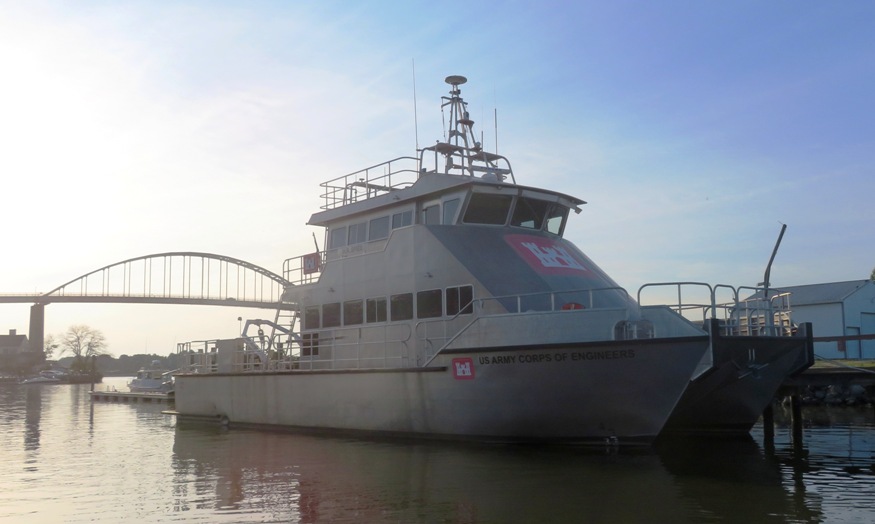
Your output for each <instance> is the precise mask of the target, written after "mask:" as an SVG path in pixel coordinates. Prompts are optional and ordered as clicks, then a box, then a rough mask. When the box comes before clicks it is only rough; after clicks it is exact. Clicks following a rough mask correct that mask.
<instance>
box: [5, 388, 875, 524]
mask: <svg viewBox="0 0 875 524" xmlns="http://www.w3.org/2000/svg"><path fill="white" fill-rule="evenodd" d="M125 382H126V379H118V378H110V379H107V380H106V382H105V383H104V384H103V386H102V387H106V386H107V385H110V386H112V385H115V386H116V387H118V388H119V389H123V387H124V384H125ZM98 387H101V386H98ZM88 389H89V386H87V385H83V386H76V385H53V386H18V385H0V420H2V422H0V424H2V426H0V522H16V523H18V522H23V523H28V522H34V523H50V522H123V521H127V522H301V523H309V522H356V523H358V522H397V523H408V522H428V523H431V522H437V523H463V524H473V523H510V522H523V523H529V522H532V523H544V522H572V523H577V522H610V523H625V522H672V523H674V522H745V523H747V522H873V521H875V423H873V420H875V413H873V410H872V409H850V408H839V409H830V410H807V411H806V413H805V415H806V417H807V419H808V426H807V427H806V430H805V443H804V447H802V448H799V449H794V447H793V445H792V444H791V442H790V439H789V430H788V428H786V427H783V428H779V429H778V430H777V432H776V439H775V445H774V449H766V448H764V446H763V445H762V431H761V429H760V428H759V427H757V428H755V431H754V432H753V434H752V436H751V438H750V439H742V440H740V441H731V442H721V441H717V442H715V441H701V440H699V441H695V440H693V441H671V442H665V443H661V444H660V445H659V446H657V447H656V448H655V449H653V450H647V451H639V452H629V451H625V450H623V451H620V452H614V453H610V452H605V451H603V450H581V449H576V448H569V447H544V446H497V445H448V444H434V443H421V442H420V443H409V442H386V441H382V442H381V441H364V440H353V439H342V438H323V437H314V436H302V435H295V434H288V433H266V432H254V431H245V430H234V429H232V430H230V431H227V430H220V429H218V428H208V427H204V426H197V425H195V426H189V425H183V424H177V422H176V420H175V419H174V418H173V417H170V416H167V415H163V414H162V413H161V409H162V408H163V406H161V405H139V404H109V403H96V404H94V405H92V403H91V401H90V399H89V397H88Z"/></svg>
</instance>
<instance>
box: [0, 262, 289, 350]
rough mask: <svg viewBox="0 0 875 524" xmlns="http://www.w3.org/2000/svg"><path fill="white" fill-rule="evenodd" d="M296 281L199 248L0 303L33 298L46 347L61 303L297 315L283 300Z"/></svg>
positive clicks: (36, 327) (34, 342) (35, 329)
mask: <svg viewBox="0 0 875 524" xmlns="http://www.w3.org/2000/svg"><path fill="white" fill-rule="evenodd" d="M291 285H292V284H291V283H290V282H289V281H288V280H286V279H285V278H283V277H281V276H280V275H277V274H276V273H273V272H271V271H269V270H267V269H264V268H263V267H260V266H257V265H255V264H252V263H249V262H246V261H244V260H240V259H236V258H232V257H228V256H224V255H216V254H212V253H200V252H194V251H179V252H169V253H156V254H152V255H145V256H140V257H136V258H130V259H127V260H122V261H121V262H116V263H114V264H110V265H108V266H104V267H102V268H100V269H96V270H94V271H91V272H90V273H86V274H84V275H82V276H80V277H77V278H75V279H73V280H71V281H69V282H67V283H65V284H62V285H60V286H58V287H56V288H55V289H53V290H51V291H49V292H47V293H42V294H32V295H0V303H13V302H18V303H22V302H32V303H33V304H34V305H33V306H32V307H31V314H30V330H29V331H30V332H29V335H30V344H31V349H34V350H41V349H42V342H43V335H44V317H45V312H44V309H45V306H46V305H47V304H51V303H58V302H78V303H129V304H193V305H212V306H225V307H249V308H263V309H272V310H275V311H276V312H277V315H278V316H279V314H280V312H281V311H287V312H290V313H287V314H288V315H291V316H294V311H295V308H296V306H295V304H291V303H287V302H283V301H282V294H283V291H285V288H286V287H287V286H291Z"/></svg>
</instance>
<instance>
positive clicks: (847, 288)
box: [753, 280, 871, 306]
mask: <svg viewBox="0 0 875 524" xmlns="http://www.w3.org/2000/svg"><path fill="white" fill-rule="evenodd" d="M866 284H871V282H870V281H869V280H849V281H847V282H827V283H825V284H808V285H805V286H780V287H778V288H773V289H769V295H774V294H775V293H784V292H788V291H789V292H790V293H792V295H791V296H790V303H792V304H793V306H808V305H813V304H833V303H837V302H842V301H843V300H844V299H846V298H847V297H848V296H850V295H851V294H853V293H854V292H855V291H857V290H858V289H860V288H862V287H863V286H865V285H866ZM757 296H762V294H761V293H757V294H756V295H753V297H757Z"/></svg>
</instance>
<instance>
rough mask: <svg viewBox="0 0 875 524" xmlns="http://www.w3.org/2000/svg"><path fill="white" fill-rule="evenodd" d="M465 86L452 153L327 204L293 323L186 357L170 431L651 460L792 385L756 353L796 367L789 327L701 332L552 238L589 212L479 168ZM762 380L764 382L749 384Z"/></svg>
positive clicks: (748, 317)
mask: <svg viewBox="0 0 875 524" xmlns="http://www.w3.org/2000/svg"><path fill="white" fill-rule="evenodd" d="M465 82H466V80H465V78H464V77H460V76H451V77H448V78H447V83H449V84H450V85H451V86H452V88H451V91H450V96H449V97H444V99H443V106H444V107H449V113H450V118H449V120H450V126H449V128H450V132H449V133H448V136H447V137H446V139H445V141H441V142H438V143H436V144H435V145H433V146H430V147H426V148H424V149H422V150H421V151H419V157H418V158H398V159H395V160H392V161H389V162H386V163H384V164H380V165H378V166H373V167H370V168H367V169H364V170H361V171H358V172H355V173H351V174H349V175H346V176H342V177H339V178H336V179H334V180H330V181H327V182H324V183H322V184H321V186H322V187H323V189H324V193H323V195H322V197H323V200H324V202H323V205H322V210H321V211H319V212H317V213H315V214H314V215H312V217H311V219H310V221H309V223H310V224H311V225H315V226H319V227H323V228H324V229H325V245H326V248H325V249H324V250H321V251H317V252H316V253H310V254H306V255H302V256H300V257H297V258H292V259H289V260H287V261H286V263H285V265H284V277H285V278H286V279H287V280H288V281H289V282H290V284H289V285H288V286H286V289H285V293H284V294H283V297H282V300H283V301H284V302H285V303H286V304H291V305H292V308H293V309H294V310H295V311H294V312H293V314H292V315H291V316H290V317H289V316H283V315H284V313H286V312H285V310H281V311H279V312H278V313H277V317H276V321H275V322H271V321H262V320H259V321H256V322H257V325H258V326H259V336H257V337H250V336H248V335H247V334H246V333H244V336H243V339H242V340H243V343H242V344H240V343H238V342H237V341H218V342H216V343H215V344H213V345H212V346H213V347H215V348H216V352H215V353H212V352H210V351H204V352H202V353H197V352H186V355H185V357H186V358H187V359H188V360H189V362H188V367H187V368H186V371H187V372H185V373H182V374H180V375H178V376H177V378H176V409H177V411H178V413H179V414H180V415H181V416H188V417H202V418H209V419H213V420H222V421H225V422H228V423H231V424H235V425H237V424H239V425H246V424H250V425H258V426H288V427H297V428H321V429H332V430H347V431H369V432H378V433H390V434H398V433H402V434H413V435H420V436H428V437H439V438H477V439H489V440H492V439H502V440H575V441H583V442H598V443H603V442H608V443H620V444H629V443H642V442H650V441H651V440H652V439H654V438H655V437H656V435H657V434H659V432H660V431H661V430H662V429H663V427H664V425H665V423H666V421H667V420H668V418H669V415H671V414H672V412H673V410H674V408H675V407H676V406H678V410H675V413H678V414H679V415H678V416H682V421H681V422H682V423H680V424H678V425H679V426H681V427H682V428H683V429H685V430H688V429H691V428H692V429H700V427H706V428H708V429H711V428H717V429H722V428H723V427H731V428H736V427H738V426H739V423H738V422H737V421H736V420H734V419H732V420H730V418H731V416H735V415H736V413H738V412H742V411H744V414H745V415H749V413H748V410H739V409H738V408H737V405H744V406H754V405H759V404H760V403H761V402H760V401H761V399H762V397H763V396H764V395H766V394H774V392H775V390H776V389H777V385H775V384H774V380H773V379H774V378H775V377H782V376H784V375H786V374H787V373H789V372H790V371H789V370H788V367H787V366H785V365H784V363H783V362H782V360H781V359H782V358H783V357H781V356H780V355H783V354H784V353H785V352H784V350H781V351H773V347H772V346H771V345H769V343H768V342H765V341H764V340H765V339H764V338H762V337H765V336H769V337H774V338H776V339H777V338H780V339H782V340H783V339H788V340H793V342H792V343H790V344H788V345H787V347H788V349H787V350H786V353H787V354H789V355H790V358H789V360H790V361H793V362H795V360H796V359H795V357H796V355H797V354H798V353H799V352H800V351H801V349H800V348H801V346H802V344H803V343H804V340H803V339H802V338H797V337H793V336H791V332H790V329H789V328H788V324H787V323H788V322H789V315H788V314H787V312H786V311H784V310H776V309H775V308H774V307H773V304H771V303H769V304H754V305H753V306H754V307H751V304H740V303H739V301H738V299H737V292H735V290H733V293H734V296H735V298H734V300H733V301H732V303H731V304H729V305H726V306H725V307H722V306H721V307H719V308H718V305H717V304H716V302H715V298H714V296H715V290H716V289H717V288H716V287H710V286H708V289H709V290H710V291H711V296H710V300H709V303H708V304H707V305H706V306H705V307H703V308H702V310H703V312H704V313H705V314H707V315H709V317H708V318H709V319H715V318H717V315H718V312H722V313H725V314H727V315H728V317H725V318H723V319H722V323H717V321H716V320H709V322H710V323H708V322H706V323H705V324H696V323H694V322H692V321H690V320H688V319H687V318H685V317H684V316H683V315H682V314H681V313H682V312H683V313H686V312H687V311H685V306H684V305H682V304H678V307H677V308H675V309H673V308H671V307H668V306H647V307H639V303H638V302H636V300H633V299H632V298H631V297H629V295H628V293H627V292H626V291H625V290H624V289H623V288H621V287H620V286H619V285H617V284H616V283H615V282H614V281H613V280H612V279H611V278H610V277H609V276H608V275H607V274H606V273H605V272H604V271H602V270H601V269H600V268H598V267H597V266H596V265H595V264H594V263H593V262H592V260H590V259H589V258H588V257H587V256H586V255H585V254H583V252H581V251H580V250H579V249H578V248H577V247H576V246H575V245H574V244H572V243H571V242H570V241H568V240H567V239H566V238H564V237H563V234H564V231H565V225H566V222H567V220H568V218H569V214H570V212H571V211H572V210H573V211H575V212H579V211H580V206H581V205H583V204H584V203H585V202H584V201H582V200H580V199H578V198H576V197H573V196H570V195H567V194H564V193H560V192H557V191H553V190H548V189H542V188H536V187H532V186H522V185H517V183H516V179H515V176H514V173H513V170H512V169H511V168H510V163H509V161H508V160H507V159H506V158H505V157H503V156H501V155H498V154H495V153H488V152H486V151H485V150H483V148H482V146H481V144H480V143H479V142H478V141H477V139H476V134H475V133H474V130H473V121H471V120H470V118H469V114H468V111H467V104H466V103H465V102H464V101H463V100H462V98H461V91H460V88H459V86H460V85H462V84H464V83H465ZM727 287H728V286H723V288H724V289H725V288H727ZM639 295H640V293H639ZM761 323H762V324H761ZM249 325H250V324H249V323H247V327H248V326H249ZM703 326H704V327H703ZM709 326H711V329H710V330H709V329H708V328H709ZM714 326H717V327H716V328H715V327H714ZM760 326H762V327H760ZM264 327H268V328H269V329H270V332H265V331H264ZM739 337H742V338H739ZM753 337H760V339H761V342H757V345H756V346H751V345H750V344H751V342H752V339H753ZM760 339H758V340H760ZM737 349H738V350H741V351H742V352H743V355H741V357H743V358H736V355H735V352H736V350H737ZM207 359H211V360H207ZM733 366H734V367H733ZM724 370H728V371H734V374H733V373H731V372H729V373H724V372H723V371H724ZM762 376H768V377H769V379H770V380H769V381H763V380H759V381H753V380H750V379H748V377H762ZM715 379H716V380H715ZM691 380H692V383H691ZM778 384H780V382H778ZM688 386H689V388H688ZM772 386H774V389H773V390H771V392H770V393H764V391H765V390H766V389H769V388H771V387H772ZM682 395H684V397H686V398H688V401H684V400H683V399H682V398H681V396H682ZM701 398H704V399H706V404H707V405H706V408H707V409H705V410H703V409H700V406H699V405H698V401H699V399H701ZM764 407H765V404H764V403H763V404H762V406H760V407H759V411H758V412H757V413H756V416H758V415H759V413H760V412H761V411H762V408H764ZM709 410H710V411H709ZM712 412H713V413H716V414H717V417H716V418H717V420H716V422H715V421H714V420H712V419H711V418H709V417H710V416H711V413H712ZM755 420H756V418H753V421H755ZM753 421H751V420H747V419H746V420H744V421H743V423H742V424H740V425H742V426H743V425H745V424H752V423H753ZM749 427H750V426H749V425H747V429H749Z"/></svg>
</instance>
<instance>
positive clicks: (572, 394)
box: [175, 337, 708, 444]
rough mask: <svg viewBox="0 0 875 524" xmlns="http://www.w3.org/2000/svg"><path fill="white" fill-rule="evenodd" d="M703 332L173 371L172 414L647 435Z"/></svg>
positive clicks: (631, 437)
mask: <svg viewBox="0 0 875 524" xmlns="http://www.w3.org/2000/svg"><path fill="white" fill-rule="evenodd" d="M707 345H708V342H707V338H706V337H691V338H688V339H682V340H667V341H646V342H641V343H637V342H631V343H630V342H623V343H608V344H604V343H602V344H598V345H596V344H592V345H583V344H576V345H575V344H562V345H552V346H546V347H537V348H532V347H528V348H488V349H477V350H454V351H453V352H451V353H448V354H442V355H440V356H439V357H438V358H437V359H435V361H434V362H433V363H432V365H430V366H429V367H427V368H415V369H410V368H407V369H380V370H373V369H369V370H344V371H335V370H332V371H301V370H296V371H286V372H257V373H222V374H182V375H177V376H176V400H175V403H176V411H177V414H178V415H179V416H180V417H182V418H186V417H196V418H203V417H207V418H210V419H215V420H221V421H223V422H227V423H229V424H231V425H234V426H237V425H243V426H245V425H257V426H276V427H290V428H308V429H321V430H338V431H354V432H376V433H384V434H398V435H412V436H422V437H431V438H435V437H436V438H461V439H486V440H509V441H538V440H562V441H580V442H587V441H590V442H592V441H594V442H600V443H603V442H605V441H606V440H607V441H608V442H617V443H619V444H634V443H641V444H643V443H647V442H649V441H651V440H652V439H653V438H655V437H656V436H657V435H658V434H659V432H660V430H661V429H662V427H663V425H664V424H665V421H666V420H667V419H668V416H669V415H670V413H671V412H672V409H673V408H674V407H675V405H676V403H677V402H678V399H679V398H680V397H681V395H682V394H683V392H684V390H685V388H686V387H687V385H688V384H689V380H690V376H691V374H692V372H693V370H694V368H695V366H696V363H698V361H699V359H700V358H701V357H702V355H703V354H704V352H705V351H706V350H707Z"/></svg>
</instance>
